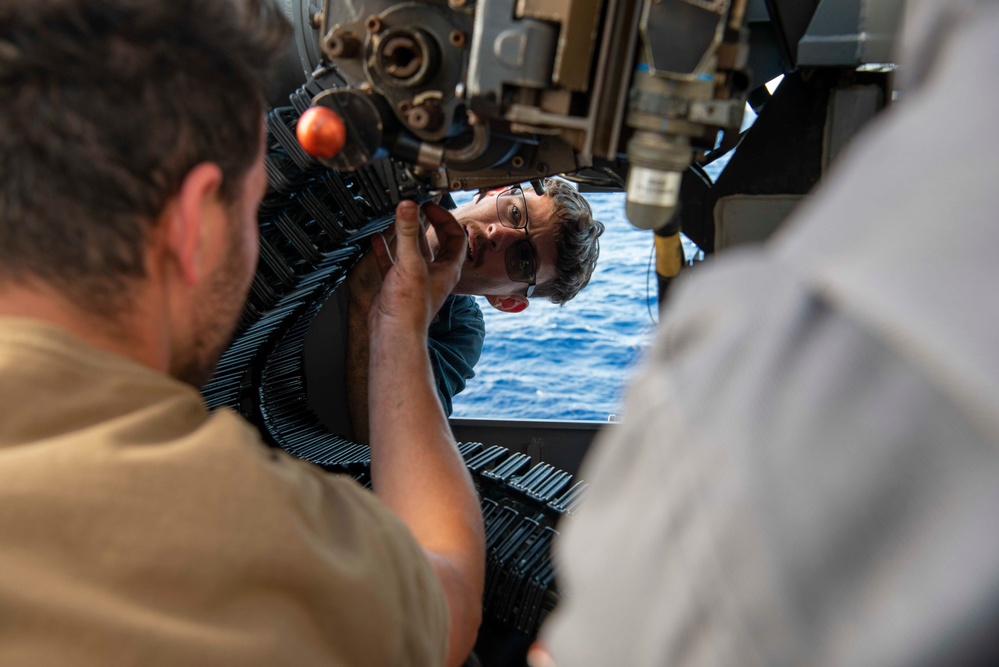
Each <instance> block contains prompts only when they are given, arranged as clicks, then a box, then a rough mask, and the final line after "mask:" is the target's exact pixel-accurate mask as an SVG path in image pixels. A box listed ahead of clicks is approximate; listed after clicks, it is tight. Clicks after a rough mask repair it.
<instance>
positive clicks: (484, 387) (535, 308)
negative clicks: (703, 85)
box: [452, 77, 783, 421]
mask: <svg viewBox="0 0 999 667" xmlns="http://www.w3.org/2000/svg"><path fill="white" fill-rule="evenodd" d="M781 78H783V77H778V78H777V79H775V80H774V81H773V82H771V83H773V86H774V88H776V86H777V85H778V84H779V83H780V79H781ZM771 92H772V91H771ZM755 120H756V114H755V113H753V110H752V108H751V107H750V106H749V105H746V109H745V114H744V116H743V123H742V131H745V130H747V129H748V128H749V127H750V126H751V125H752V124H753V121H755ZM733 153H734V150H733V151H730V152H729V153H727V154H725V155H723V156H721V157H720V158H718V159H717V160H715V161H714V162H712V163H711V164H710V165H708V166H707V167H706V168H705V171H706V172H707V174H708V176H709V177H710V178H711V179H712V180H713V181H714V180H717V179H718V176H719V175H720V174H721V172H722V171H723V170H724V169H725V166H726V165H727V164H728V162H729V160H730V159H731V158H732V155H733ZM473 195H474V193H470V192H455V193H452V196H453V198H454V200H455V203H457V204H458V205H461V204H464V203H465V202H467V201H469V200H471V198H472V196H473ZM586 198H587V200H588V201H589V202H590V206H591V207H592V209H593V213H594V215H595V216H596V218H597V219H598V220H600V221H602V222H603V223H604V224H605V225H606V231H605V232H604V234H603V236H601V237H600V259H599V260H598V262H597V268H596V269H595V270H594V272H593V277H592V278H591V279H590V284H589V285H587V286H586V288H585V289H584V290H583V291H582V292H580V293H579V295H578V296H577V297H576V298H575V299H573V300H572V301H570V302H569V303H567V304H566V305H565V306H561V307H559V306H556V305H554V304H552V303H549V302H548V301H544V300H541V299H535V300H532V301H531V305H530V307H529V308H528V309H527V310H525V311H523V312H520V313H501V312H500V311H498V310H496V309H494V308H493V307H492V306H490V305H489V303H488V302H487V301H486V300H485V299H483V298H479V297H476V298H477V300H478V302H479V307H480V308H481V309H482V314H483V317H484V318H485V323H486V339H485V343H484V344H483V348H482V357H481V358H480V359H479V363H478V364H477V365H476V367H475V374H476V375H475V377H474V378H472V379H471V380H470V381H469V382H468V385H467V386H466V387H465V390H464V391H463V392H462V393H460V394H458V395H457V396H455V398H454V401H453V406H454V412H453V416H455V417H477V418H483V419H490V418H492V419H571V420H580V421H607V420H608V419H609V418H618V417H619V416H620V415H621V411H622V407H623V406H622V403H623V400H624V397H625V393H626V391H627V385H628V383H629V381H630V380H631V378H632V377H633V376H634V374H635V371H636V367H637V366H638V364H639V363H640V362H641V358H642V356H643V354H644V353H645V352H646V350H647V349H648V348H649V346H650V345H651V344H652V340H653V337H654V335H655V332H656V328H657V321H658V305H657V299H656V279H655V276H654V275H653V273H652V271H653V268H652V263H651V260H652V252H653V250H652V243H653V241H652V232H651V231H648V230H643V229H637V228H635V227H634V226H632V224H631V223H630V222H628V218H627V217H626V216H625V214H624V200H625V195H624V193H623V192H615V193H598V194H587V195H586ZM681 238H682V240H683V245H684V251H685V253H686V255H687V259H688V261H689V260H691V259H693V258H695V257H696V258H697V259H703V254H701V253H700V251H699V249H698V248H697V246H695V245H694V244H693V243H692V242H690V241H689V239H687V238H686V237H682V236H681Z"/></svg>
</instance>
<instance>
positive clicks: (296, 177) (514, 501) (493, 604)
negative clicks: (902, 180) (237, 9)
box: [202, 89, 586, 665]
mask: <svg viewBox="0 0 999 667" xmlns="http://www.w3.org/2000/svg"><path fill="white" fill-rule="evenodd" d="M310 99H311V95H310V92H309V91H308V90H306V89H302V90H300V91H298V92H296V93H295V94H293V95H292V96H291V100H292V104H293V106H292V107H284V108H278V109H274V110H273V111H271V112H270V114H269V115H268V117H267V153H266V170H267V176H268V186H269V187H268V192H267V196H266V197H265V198H264V201H263V202H262V204H261V207H260V214H259V224H260V260H259V263H258V267H257V272H256V275H255V276H254V279H253V283H252V286H251V289H250V295H249V298H248V301H247V304H246V307H245V309H244V312H243V314H242V317H241V320H240V324H239V328H238V330H237V334H236V336H235V337H234V340H233V342H232V344H231V345H230V346H229V348H228V349H227V350H226V352H225V353H224V354H223V355H222V359H221V361H220V362H219V365H218V369H217V370H216V372H215V375H214V376H213V377H212V379H211V380H210V381H209V382H208V384H207V385H206V386H205V387H204V388H203V390H202V393H203V395H204V397H205V402H206V403H207V405H208V406H209V407H210V408H217V407H220V406H229V407H232V408H234V409H236V410H237V411H239V412H240V413H241V414H243V415H244V416H245V417H246V418H247V419H249V420H250V421H251V422H253V423H254V424H256V425H257V427H258V428H259V429H260V431H261V433H262V434H263V436H264V438H265V440H267V441H268V442H269V443H270V444H272V445H274V446H278V447H281V448H282V449H284V450H286V451H287V452H289V453H290V454H292V455H294V456H296V457H299V458H302V459H305V460H308V461H311V462H313V463H316V464H318V465H321V466H323V467H324V468H326V469H328V470H331V471H336V472H342V473H346V474H349V475H352V476H354V477H355V478H356V479H357V480H358V481H359V482H360V483H361V484H364V485H366V486H370V483H371V480H370V461H371V459H370V452H369V450H368V447H367V446H365V445H359V444H357V443H354V442H351V441H349V440H347V439H345V438H342V437H340V436H338V435H335V434H333V433H331V432H330V431H329V430H328V429H327V428H326V427H325V426H324V425H323V424H322V423H321V422H320V421H319V419H318V418H317V417H316V416H315V414H314V413H313V412H312V411H311V410H309V408H308V397H307V393H306V386H305V368H304V355H303V348H304V345H305V335H306V333H307V332H308V330H309V327H310V325H311V323H312V320H313V318H314V317H315V316H316V314H318V312H319V310H320V309H321V308H322V305H323V303H324V302H325V301H326V299H327V298H328V297H329V295H330V294H331V293H332V292H333V291H334V290H335V289H336V288H337V286H339V285H340V283H341V282H342V281H343V279H344V278H345V276H346V274H347V271H348V270H349V269H350V267H351V266H353V264H354V263H355V262H356V261H357V260H358V259H359V258H360V257H361V255H362V254H363V253H364V252H365V251H366V250H367V248H368V245H369V243H370V239H371V236H372V235H373V234H375V233H377V232H379V231H381V230H383V229H385V228H386V227H387V226H388V225H389V224H390V223H391V221H392V219H393V216H394V211H395V205H396V204H397V203H398V201H399V200H400V198H412V199H418V200H419V199H423V198H425V195H423V193H421V192H420V190H419V188H418V187H417V185H416V183H415V182H414V181H413V179H412V178H411V177H410V175H409V174H408V173H407V172H406V171H405V170H404V168H402V167H400V166H398V165H396V164H394V163H392V162H391V161H389V160H383V161H381V162H379V163H376V164H375V165H372V166H370V167H367V168H365V169H362V170H359V171H357V172H354V173H340V172H335V171H331V170H329V169H326V168H324V167H322V166H321V165H320V164H318V163H317V162H316V161H315V160H313V159H312V158H311V157H310V156H309V155H307V154H306V153H305V152H304V151H302V149H301V147H300V146H299V145H298V142H297V141H296V139H295V134H294V127H295V123H296V122H297V120H298V117H299V115H300V114H301V112H302V111H304V110H305V109H306V108H308V101H309V100H310ZM459 449H460V451H461V453H462V456H464V458H465V460H466V462H467V465H468V467H469V470H470V472H471V473H472V476H473V479H474V481H475V484H476V487H477V489H478V491H479V496H480V498H481V502H482V510H483V516H484V519H485V524H486V539H487V549H488V563H487V581H486V596H485V600H484V612H485V614H484V618H485V622H484V624H483V630H482V632H481V633H480V641H479V645H478V648H477V650H476V653H477V654H478V655H479V658H480V661H481V663H482V664H484V665H490V664H506V663H505V662H495V661H494V660H491V659H490V654H491V653H493V651H492V650H491V648H495V647H499V646H503V647H505V648H504V650H508V649H509V646H510V643H511V639H510V638H511V637H514V638H515V640H514V642H515V643H519V644H522V645H523V652H526V647H527V645H528V644H529V642H530V638H531V637H533V636H534V635H535V634H536V632H537V629H538V626H539V625H540V622H541V621H542V620H543V618H544V617H545V615H546V614H547V613H548V612H549V611H550V610H551V609H552V608H553V607H554V605H555V601H556V600H557V593H556V592H555V588H554V576H555V572H554V568H553V565H552V562H551V558H550V547H551V542H552V539H553V538H554V536H555V535H556V534H557V532H556V531H555V529H554V527H555V524H556V522H557V520H558V518H559V517H560V516H561V515H562V514H565V513H568V512H571V511H572V510H573V509H574V508H575V507H576V506H577V504H578V503H579V501H580V499H581V498H582V496H583V495H584V492H585V488H586V483H585V482H577V483H575V484H573V483H572V477H571V475H569V474H568V473H565V472H561V471H558V470H555V469H554V468H553V467H552V466H550V465H548V464H544V463H539V464H537V465H535V466H534V467H533V468H531V466H530V458H529V457H528V456H526V455H524V454H517V453H512V452H510V451H509V450H507V449H505V448H503V447H498V446H493V447H485V446H484V445H482V444H480V443H465V444H460V445H459ZM523 652H522V653H521V657H522V655H523ZM522 663H523V661H522V660H521V664H522Z"/></svg>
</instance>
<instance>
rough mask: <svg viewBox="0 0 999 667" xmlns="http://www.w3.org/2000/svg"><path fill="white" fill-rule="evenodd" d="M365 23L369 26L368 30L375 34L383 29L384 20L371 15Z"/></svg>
mask: <svg viewBox="0 0 999 667" xmlns="http://www.w3.org/2000/svg"><path fill="white" fill-rule="evenodd" d="M364 25H366V26H367V27H368V32H370V33H371V34H373V35H377V34H378V33H380V32H381V31H382V20H381V19H380V18H378V17H377V16H369V17H368V20H367V21H365V22H364Z"/></svg>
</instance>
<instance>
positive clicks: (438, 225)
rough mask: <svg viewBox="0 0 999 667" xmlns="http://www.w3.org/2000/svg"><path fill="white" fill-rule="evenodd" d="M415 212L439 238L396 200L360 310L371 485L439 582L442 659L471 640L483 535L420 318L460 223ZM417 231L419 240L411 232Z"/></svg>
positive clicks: (442, 287) (460, 243) (449, 274)
mask: <svg viewBox="0 0 999 667" xmlns="http://www.w3.org/2000/svg"><path fill="white" fill-rule="evenodd" d="M424 213H425V215H426V218H427V220H429V222H430V224H431V225H433V227H434V231H435V232H436V235H437V239H438V240H439V242H440V244H439V247H438V252H437V254H436V257H435V256H434V255H433V254H432V253H431V252H430V248H429V246H428V245H427V244H426V242H425V241H426V236H425V234H424V230H423V227H422V225H421V224H420V218H419V211H418V209H417V207H416V204H414V203H413V202H403V203H401V204H399V206H398V207H397V208H396V220H395V232H396V233H395V250H394V252H393V251H392V250H391V249H390V247H389V243H387V242H386V243H383V242H382V241H381V240H380V239H375V240H374V242H373V244H372V247H373V251H372V254H373V255H374V257H375V260H376V261H377V263H378V267H379V269H380V271H381V273H382V275H383V281H382V286H381V290H380V291H379V292H378V295H377V296H376V297H375V300H374V304H373V305H372V307H371V312H370V315H369V318H370V319H369V322H370V330H371V331H370V333H371V348H370V354H371V358H370V387H369V395H368V412H369V414H370V417H371V418H370V432H371V480H372V489H373V490H374V492H375V494H376V495H377V496H378V497H379V498H381V500H382V502H384V503H385V505H386V506H387V507H389V508H390V509H392V510H393V511H394V512H395V513H396V514H397V515H398V516H399V518H401V519H402V520H403V522H404V523H405V524H406V525H407V526H408V527H409V529H410V531H411V532H412V534H413V537H415V538H416V541H417V542H419V543H420V546H422V547H423V551H424V553H425V554H426V555H427V559H428V560H429V561H430V564H431V566H432V567H433V568H434V572H435V573H436V574H437V578H438V580H439V581H440V583H441V588H442V589H443V590H444V597H445V599H446V600H447V606H448V613H449V618H450V629H449V636H448V659H447V663H448V665H460V664H461V663H462V662H463V661H464V659H465V657H466V656H467V655H468V653H469V651H470V650H471V648H472V645H473V644H474V643H475V636H476V632H477V630H478V627H479V622H480V620H481V614H482V589H483V585H484V580H485V536H484V531H483V525H482V513H481V510H480V509H479V502H478V498H477V497H476V494H475V487H474V485H473V484H472V479H471V477H470V476H469V474H468V469H467V468H466V467H465V463H464V461H463V460H462V458H461V455H460V454H458V450H457V448H456V447H455V445H454V436H453V435H452V434H451V428H450V426H449V425H448V422H447V419H446V418H445V416H444V411H443V409H442V408H441V405H440V401H439V400H438V399H437V391H436V389H435V388H434V384H433V373H432V372H431V370H430V359H429V356H428V354H427V328H428V327H429V325H430V321H431V320H432V319H433V317H434V314H435V313H436V312H437V311H438V310H439V309H440V307H441V304H442V303H443V302H444V299H445V298H446V297H447V295H448V294H450V292H451V290H452V289H453V288H454V285H455V284H456V283H457V281H458V277H459V274H460V272H461V263H462V261H463V259H464V256H465V245H466V239H465V233H464V231H462V229H461V227H460V226H459V225H458V223H457V222H455V220H454V218H453V217H452V216H451V214H450V213H447V212H446V211H444V210H443V209H441V208H439V207H437V206H433V205H429V206H425V207H424ZM421 241H422V242H421Z"/></svg>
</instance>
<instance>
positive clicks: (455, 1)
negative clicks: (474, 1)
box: [448, 0, 468, 9]
mask: <svg viewBox="0 0 999 667" xmlns="http://www.w3.org/2000/svg"><path fill="white" fill-rule="evenodd" d="M466 2H468V0H448V4H449V5H451V8H452V9H459V8H461V7H464V6H465V3H466Z"/></svg>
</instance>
